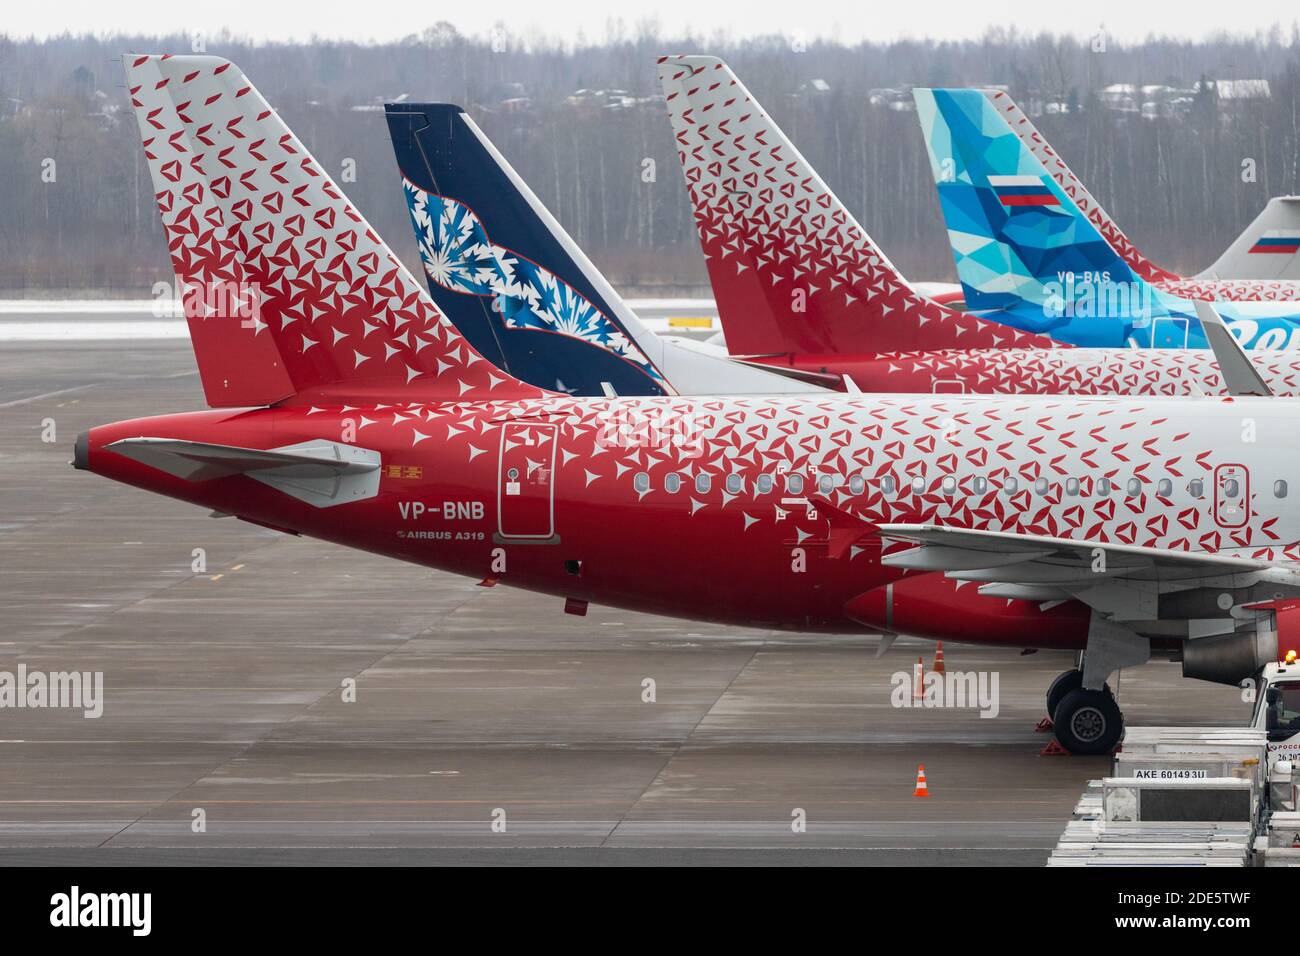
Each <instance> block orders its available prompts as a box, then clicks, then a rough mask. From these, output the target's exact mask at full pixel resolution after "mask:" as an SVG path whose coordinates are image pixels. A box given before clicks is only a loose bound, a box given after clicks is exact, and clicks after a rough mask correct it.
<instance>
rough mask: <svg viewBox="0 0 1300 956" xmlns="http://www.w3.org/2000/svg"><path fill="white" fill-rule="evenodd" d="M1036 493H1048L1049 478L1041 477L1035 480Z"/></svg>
mask: <svg viewBox="0 0 1300 956" xmlns="http://www.w3.org/2000/svg"><path fill="white" fill-rule="evenodd" d="M1034 493H1035V494H1039V495H1045V494H1047V479H1046V478H1039V479H1038V480H1037V481H1035V482H1034Z"/></svg>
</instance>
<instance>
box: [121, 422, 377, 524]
mask: <svg viewBox="0 0 1300 956" xmlns="http://www.w3.org/2000/svg"><path fill="white" fill-rule="evenodd" d="M107 449H108V450H109V451H113V452H116V453H117V454H119V455H123V456H125V457H127V458H130V459H132V460H134V461H138V462H140V463H141V464H144V465H148V466H150V467H151V468H157V469H158V470H159V471H164V472H166V473H167V474H169V475H173V476H175V477H177V478H183V479H184V480H185V481H211V480H212V479H214V478H228V477H230V476H232V475H246V476H247V477H249V478H253V479H255V480H257V481H260V482H262V483H263V484H266V485H270V486H271V487H272V488H276V489H278V490H280V491H283V492H284V493H285V494H287V495H291V496H293V497H294V498H297V499H299V500H300V501H305V502H307V503H308V504H311V505H314V506H315V507H318V508H327V507H330V506H331V505H337V504H343V503H345V502H348V501H362V500H365V499H366V498H373V497H374V496H375V495H376V494H378V492H379V465H380V456H379V452H377V451H371V450H369V449H367V448H356V447H354V446H352V445H343V444H340V443H338V442H333V441H326V440H323V439H318V440H314V441H306V442H301V443H299V444H296V445H286V446H283V447H281V448H267V449H262V448H240V447H237V446H234V445H213V444H209V443H207V442H196V441H183V440H180V439H174V438H146V437H140V438H123V439H121V440H119V441H115V442H113V443H112V444H111V445H108V446H107Z"/></svg>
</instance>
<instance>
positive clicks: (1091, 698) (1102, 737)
mask: <svg viewBox="0 0 1300 956" xmlns="http://www.w3.org/2000/svg"><path fill="white" fill-rule="evenodd" d="M1052 724H1053V728H1052V732H1053V733H1054V734H1055V735H1056V739H1057V741H1058V742H1059V743H1060V745H1061V746H1062V747H1064V748H1065V749H1066V750H1068V751H1070V753H1072V754H1080V755H1088V756H1094V755H1097V754H1108V753H1110V752H1111V751H1112V750H1114V749H1115V745H1116V744H1118V743H1119V738H1120V735H1121V734H1122V733H1124V715H1123V714H1122V713H1121V712H1120V709H1119V705H1118V704H1116V703H1115V698H1114V697H1113V696H1111V694H1110V693H1108V692H1107V691H1104V690H1102V691H1096V690H1085V689H1083V688H1082V687H1080V688H1079V689H1077V690H1072V691H1070V692H1069V693H1068V694H1066V695H1065V697H1064V698H1062V700H1061V702H1060V703H1059V704H1058V705H1057V707H1056V713H1054V714H1053V715H1052Z"/></svg>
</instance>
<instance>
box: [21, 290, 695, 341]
mask: <svg viewBox="0 0 1300 956" xmlns="http://www.w3.org/2000/svg"><path fill="white" fill-rule="evenodd" d="M628 305H629V306H630V307H631V309H632V311H633V312H639V311H647V312H648V311H655V310H673V311H681V312H684V313H687V314H693V315H711V314H716V311H715V307H714V304H713V300H712V299H629V300H628ZM11 315H12V316H15V317H17V316H22V319H17V318H15V319H14V320H9V319H7V318H6V316H11ZM36 316H48V318H39V319H38V318H35V317H36ZM63 316H67V318H62V317H63ZM87 316H104V318H102V319H100V318H95V319H89V320H87V319H86V318H85V317H87ZM112 316H124V318H121V319H114V318H111V317H112ZM125 316H131V318H125ZM181 316H182V312H181V310H180V307H179V305H177V304H176V303H174V302H171V301H166V300H164V301H157V302H156V301H154V300H152V299H109V300H104V299H87V300H78V299H49V300H37V299H0V342H101V341H112V340H121V339H184V338H189V330H188V329H187V328H186V326H185V321H184V319H183V318H182V317H181ZM643 321H644V322H645V323H646V325H648V326H650V327H651V329H652V330H653V331H655V332H659V333H664V332H668V331H670V329H669V326H668V320H667V319H666V318H649V319H645V320H643Z"/></svg>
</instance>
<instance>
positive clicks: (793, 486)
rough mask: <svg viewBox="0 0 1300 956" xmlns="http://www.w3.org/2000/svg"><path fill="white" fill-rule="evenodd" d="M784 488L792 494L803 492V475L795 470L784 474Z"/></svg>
mask: <svg viewBox="0 0 1300 956" xmlns="http://www.w3.org/2000/svg"><path fill="white" fill-rule="evenodd" d="M785 490H786V491H788V492H790V494H792V495H801V494H803V475H801V474H800V473H799V472H797V471H792V472H790V474H788V475H786V476H785Z"/></svg>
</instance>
